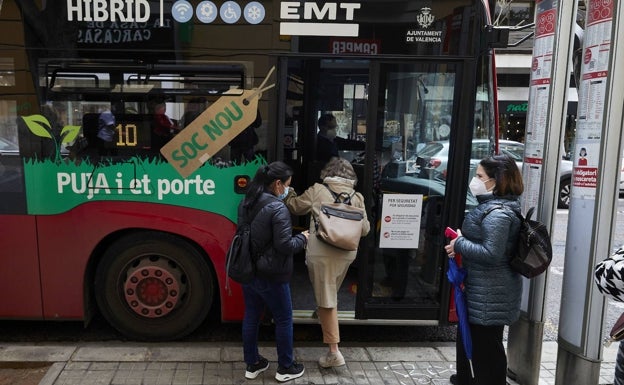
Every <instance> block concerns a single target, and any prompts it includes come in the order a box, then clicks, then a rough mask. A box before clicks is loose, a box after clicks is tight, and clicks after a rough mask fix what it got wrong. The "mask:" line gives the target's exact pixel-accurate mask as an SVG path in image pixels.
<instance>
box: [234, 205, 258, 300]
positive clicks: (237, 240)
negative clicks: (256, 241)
mask: <svg viewBox="0 0 624 385" xmlns="http://www.w3.org/2000/svg"><path fill="white" fill-rule="evenodd" d="M264 206H265V205H264V204H263V202H261V201H258V202H256V204H255V207H254V209H253V210H252V211H251V213H248V214H247V215H246V216H245V220H244V221H243V222H242V223H239V224H238V226H237V228H236V233H235V234H234V238H232V242H231V243H230V247H229V248H228V251H227V254H226V259H225V261H226V262H225V272H226V273H227V278H226V280H225V288H226V290H227V291H228V293H231V289H230V282H229V278H232V279H233V280H234V281H236V282H238V283H249V282H251V281H252V280H253V278H254V277H255V276H256V261H255V259H256V255H254V253H253V251H252V245H251V222H253V220H254V218H255V217H256V215H258V213H259V212H260V210H261V209H262V208H263V207H264Z"/></svg>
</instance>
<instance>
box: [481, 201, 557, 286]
mask: <svg viewBox="0 0 624 385" xmlns="http://www.w3.org/2000/svg"><path fill="white" fill-rule="evenodd" d="M502 207H503V206H502V205H500V206H495V207H491V208H489V209H488V210H486V211H485V213H484V214H483V217H482V219H483V218H485V216H486V215H488V214H489V213H490V212H491V211H492V210H495V209H500V208H502ZM513 211H514V213H515V214H516V215H517V216H518V218H520V232H519V233H518V245H517V247H516V250H515V252H514V254H513V255H512V257H511V260H510V261H509V264H510V265H511V268H512V269H513V270H514V271H515V272H517V273H519V274H522V275H523V276H525V277H527V278H533V277H536V276H538V275H540V274H542V273H543V272H544V271H545V270H546V269H547V268H548V265H550V262H551V261H552V245H551V243H550V235H548V229H547V228H546V225H545V224H543V223H541V222H539V221H535V220H532V219H531V217H532V216H533V212H534V211H535V207H531V208H530V209H529V211H527V214H526V217H523V216H522V214H521V213H520V212H518V211H516V210H513Z"/></svg>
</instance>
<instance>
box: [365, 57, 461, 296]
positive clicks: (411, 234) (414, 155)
mask: <svg viewBox="0 0 624 385" xmlns="http://www.w3.org/2000/svg"><path fill="white" fill-rule="evenodd" d="M381 73H382V75H381V82H380V83H381V87H380V90H379V96H378V97H379V107H378V111H382V113H381V114H380V116H379V118H378V121H379V123H378V124H379V126H380V127H381V130H380V131H379V138H378V143H380V144H381V145H380V146H378V148H377V151H376V152H377V158H378V159H377V161H378V162H379V165H380V167H381V169H382V172H381V180H380V183H379V187H380V190H378V191H377V197H378V198H377V207H376V215H377V218H378V219H379V223H380V226H379V230H378V232H377V234H376V242H377V244H378V248H377V249H376V252H375V255H374V258H373V260H372V261H371V262H370V263H371V264H372V266H371V268H372V271H373V286H372V293H371V296H372V298H373V300H375V299H378V300H380V301H385V300H390V301H404V302H405V301H406V302H408V303H416V304H422V305H425V306H431V307H435V306H439V294H440V293H439V288H440V277H441V264H442V261H441V260H440V258H439V251H440V247H441V245H442V243H441V242H443V239H441V238H440V234H441V227H440V226H441V213H442V201H443V197H444V193H445V177H446V168H447V160H448V150H449V140H448V139H449V136H450V133H451V127H452V125H453V119H452V112H453V110H454V105H455V100H454V99H453V95H454V88H455V85H456V84H457V79H456V75H455V67H454V66H453V65H450V64H440V65H428V66H427V70H425V69H423V66H417V65H413V64H412V65H407V64H396V65H387V66H384V67H382V71H381Z"/></svg>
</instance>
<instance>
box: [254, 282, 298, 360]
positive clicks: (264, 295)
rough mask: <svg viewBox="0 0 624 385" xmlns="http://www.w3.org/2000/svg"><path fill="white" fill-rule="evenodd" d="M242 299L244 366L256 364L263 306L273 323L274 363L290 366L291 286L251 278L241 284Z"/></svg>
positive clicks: (291, 341) (291, 353) (291, 332)
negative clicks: (243, 306) (275, 352)
mask: <svg viewBox="0 0 624 385" xmlns="http://www.w3.org/2000/svg"><path fill="white" fill-rule="evenodd" d="M243 298H244V299H245V316H244V318H243V353H244V357H245V363H246V364H247V365H252V364H255V363H256V362H258V328H259V326H260V319H261V318H262V315H263V314H264V310H265V305H266V306H267V307H268V308H269V310H270V311H271V313H272V316H273V321H274V322H275V344H276V345H277V362H278V364H279V365H281V366H282V367H284V368H288V367H290V366H291V365H292V363H293V361H294V357H293V319H292V301H291V299H290V285H289V284H288V283H274V282H269V281H266V280H264V279H261V278H254V280H253V281H251V282H250V283H248V284H245V285H243Z"/></svg>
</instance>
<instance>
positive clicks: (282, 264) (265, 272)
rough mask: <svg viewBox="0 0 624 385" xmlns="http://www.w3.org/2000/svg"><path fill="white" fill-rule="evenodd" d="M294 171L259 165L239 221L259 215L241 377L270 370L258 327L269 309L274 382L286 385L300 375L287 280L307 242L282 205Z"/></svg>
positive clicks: (246, 286) (253, 227) (275, 164)
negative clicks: (274, 357) (294, 230)
mask: <svg viewBox="0 0 624 385" xmlns="http://www.w3.org/2000/svg"><path fill="white" fill-rule="evenodd" d="M292 174H293V171H292V169H291V168H290V167H289V166H288V165H286V164H285V163H283V162H279V161H278V162H273V163H271V164H269V165H267V166H263V167H261V168H260V169H259V170H258V172H257V173H256V175H255V176H254V179H253V180H252V181H251V184H250V185H249V188H248V190H247V193H246V195H245V198H244V199H243V201H242V202H241V204H240V206H239V209H238V221H239V223H241V222H242V220H244V219H245V218H247V217H248V216H249V214H250V213H251V212H252V211H254V212H257V214H256V215H255V217H254V218H249V219H251V243H252V251H253V252H254V254H257V255H259V257H258V261H257V263H256V268H257V272H256V277H255V278H254V279H253V281H251V282H250V283H248V284H244V285H243V297H244V299H245V316H244V318H243V351H244V357H245V363H246V364H247V369H246V371H245V378H248V379H254V378H256V377H257V376H258V375H259V374H260V373H262V372H263V371H265V370H267V369H268V368H269V362H268V361H267V359H266V358H264V357H262V356H261V355H260V354H259V352H258V327H259V325H260V319H261V317H262V315H263V314H264V309H265V306H266V307H268V308H269V310H270V311H271V314H272V315H273V320H274V322H275V343H276V345H277V361H278V368H277V371H276V373H275V379H276V380H277V381H280V382H283V381H289V380H292V379H294V378H298V377H301V376H302V375H303V371H304V368H303V365H302V364H299V363H297V362H296V361H295V360H294V353H293V320H292V301H291V298H290V285H289V282H290V278H291V276H292V271H293V255H294V254H295V253H297V252H300V251H302V250H303V249H304V248H305V246H306V244H307V242H308V232H307V231H306V232H303V233H301V234H297V235H295V236H293V235H292V224H291V222H290V212H289V211H288V208H286V205H285V204H284V203H283V202H282V201H281V199H283V198H284V197H286V195H287V194H288V190H289V188H290V182H291V180H292Z"/></svg>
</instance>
